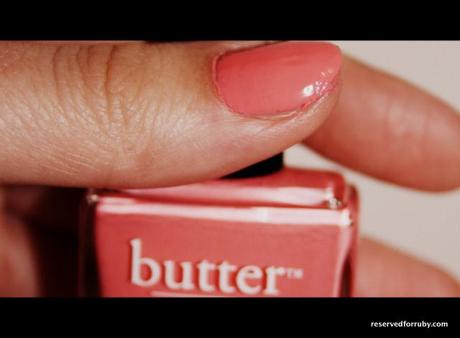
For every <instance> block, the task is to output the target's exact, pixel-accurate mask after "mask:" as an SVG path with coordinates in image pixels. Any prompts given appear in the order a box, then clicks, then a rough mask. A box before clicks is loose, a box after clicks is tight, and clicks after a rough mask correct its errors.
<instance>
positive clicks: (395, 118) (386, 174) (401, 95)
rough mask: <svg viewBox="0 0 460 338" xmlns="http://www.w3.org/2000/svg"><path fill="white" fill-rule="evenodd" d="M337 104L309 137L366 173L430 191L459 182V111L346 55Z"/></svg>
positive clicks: (324, 152) (320, 149)
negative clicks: (347, 57) (341, 86)
mask: <svg viewBox="0 0 460 338" xmlns="http://www.w3.org/2000/svg"><path fill="white" fill-rule="evenodd" d="M342 77H343V90H342V93H341V97H340V100H339V102H338V104H337V108H336V109H335V110H334V111H333V113H332V114H331V115H330V117H329V118H328V119H327V121H326V122H325V123H324V124H323V125H322V126H321V128H319V129H318V130H317V132H315V133H314V134H313V135H312V136H311V137H309V138H307V139H306V141H305V143H306V144H307V145H308V146H310V147H311V148H312V149H314V150H315V151H317V152H318V153H320V154H322V155H324V156H326V157H329V158H331V159H333V160H335V161H338V162H340V163H342V164H344V165H346V166H348V167H350V168H353V169H355V170H358V171H361V172H363V173H365V174H368V175H371V176H374V177H377V178H379V179H382V180H386V181H390V182H393V183H396V184H400V185H404V186H407V187H412V188H418V189H423V190H431V191H442V190H449V189H455V188H458V187H459V186H460V114H458V113H457V112H456V111H455V110H454V109H453V108H451V107H449V106H448V105H447V104H445V103H443V102H441V101H440V100H439V99H437V98H435V97H433V96H431V95H429V94H428V93H426V92H424V91H422V90H421V89H418V88H416V87H414V86H412V85H410V84H408V83H406V82H404V81H402V80H401V79H398V78H396V77H394V76H391V75H388V74H385V73H383V72H381V71H378V70H376V69H373V68H370V67H367V66H365V65H364V64H362V63H360V62H358V61H354V60H351V59H348V60H346V61H345V62H344V66H343V72H342Z"/></svg>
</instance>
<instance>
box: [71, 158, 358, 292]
mask: <svg viewBox="0 0 460 338" xmlns="http://www.w3.org/2000/svg"><path fill="white" fill-rule="evenodd" d="M83 214H84V217H83V220H84V222H83V223H84V224H83V227H82V231H83V236H82V237H81V239H82V241H81V242H82V243H81V244H82V250H81V269H80V277H81V278H80V279H81V280H80V290H81V295H90V296H96V295H99V296H122V297H123V296H133V297H196V296H200V297H205V296H218V297H277V296H278V297H279V296H281V297H309V296H314V297H338V296H351V295H353V288H354V272H355V256H356V254H355V251H356V238H357V195H356V191H355V189H354V188H353V187H351V186H349V185H347V184H346V182H345V181H344V178H343V177H342V176H341V175H339V174H336V173H331V172H322V171H313V170H304V169H293V168H286V167H283V165H282V156H281V155H277V156H275V157H273V158H270V159H268V160H266V161H263V162H260V163H258V164H256V165H253V166H251V167H248V168H246V169H243V170H241V171H239V172H237V173H235V174H232V175H229V176H227V177H224V178H221V179H218V180H213V181H209V182H203V183H196V184H189V185H183V186H177V187H171V188H158V189H143V190H123V191H91V192H89V194H88V197H87V203H86V205H85V211H84V213H83Z"/></svg>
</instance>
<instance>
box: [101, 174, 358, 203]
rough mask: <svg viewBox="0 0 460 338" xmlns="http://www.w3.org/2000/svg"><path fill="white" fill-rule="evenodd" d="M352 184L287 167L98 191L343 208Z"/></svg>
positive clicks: (158, 197)
mask: <svg viewBox="0 0 460 338" xmlns="http://www.w3.org/2000/svg"><path fill="white" fill-rule="evenodd" d="M349 190H350V187H349V186H348V185H347V183H346V182H345V179H344V177H343V176H342V175H341V174H338V173H335V172H329V171H319V170H309V169H298V168H283V169H282V170H280V171H278V172H275V173H272V174H269V175H264V176H258V177H250V178H236V179H217V180H211V181H206V182H200V183H193V184H186V185H181V186H175V187H166V188H154V189H127V190H120V191H106V192H97V195H99V196H100V197H102V199H103V198H104V197H108V198H110V199H111V200H112V199H113V198H131V199H132V198H134V199H138V200H139V201H141V200H144V201H145V202H147V201H149V200H155V201H162V202H175V203H192V204H205V205H215V204H217V205H234V206H242V205H243V206H286V207H289V206H292V207H315V208H340V207H341V206H343V205H344V204H346V203H347V196H348V195H349Z"/></svg>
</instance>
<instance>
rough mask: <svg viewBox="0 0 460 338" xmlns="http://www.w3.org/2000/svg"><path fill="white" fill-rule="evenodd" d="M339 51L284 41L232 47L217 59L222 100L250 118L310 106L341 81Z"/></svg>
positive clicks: (216, 74)
mask: <svg viewBox="0 0 460 338" xmlns="http://www.w3.org/2000/svg"><path fill="white" fill-rule="evenodd" d="M341 63H342V55H341V52H340V49H339V48H338V47H337V46H335V45H333V44H330V43H326V42H282V43H274V44H270V45H263V46H259V47H252V48H249V49H245V50H237V51H230V52H228V53H226V54H223V55H220V56H219V57H217V58H216V59H215V60H214V67H213V73H214V83H215V86H216V88H217V93H218V96H219V97H220V99H221V100H222V101H223V102H224V103H225V104H226V105H227V106H228V107H229V108H230V109H231V110H232V111H234V112H236V113H240V114H243V115H246V116H274V115H277V114H283V113H287V112H293V111H297V110H306V109H308V107H309V106H310V105H311V104H312V103H314V102H315V101H317V100H318V99H319V98H321V97H322V96H324V95H326V94H327V93H328V92H330V91H331V90H332V89H333V88H334V87H335V85H336V82H337V77H338V74H339V71H340V67H341Z"/></svg>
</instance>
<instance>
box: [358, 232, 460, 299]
mask: <svg viewBox="0 0 460 338" xmlns="http://www.w3.org/2000/svg"><path fill="white" fill-rule="evenodd" d="M358 252H359V254H358V269H357V279H356V280H357V285H356V296H358V297H459V296H460V284H459V283H458V282H457V281H456V280H455V279H454V278H453V277H451V276H450V275H449V274H447V273H446V272H444V271H442V270H440V269H439V268H436V267H434V266H433V265H431V264H428V263H425V262H422V261H420V260H418V259H416V258H414V257H411V256H409V255H406V254H404V253H402V252H400V251H397V250H395V249H391V248H389V247H387V246H384V245H382V244H379V243H377V242H375V241H373V240H369V239H362V240H361V241H360V245H359V247H358Z"/></svg>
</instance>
